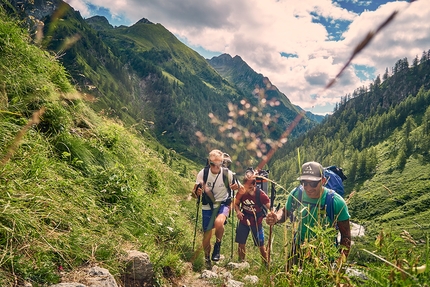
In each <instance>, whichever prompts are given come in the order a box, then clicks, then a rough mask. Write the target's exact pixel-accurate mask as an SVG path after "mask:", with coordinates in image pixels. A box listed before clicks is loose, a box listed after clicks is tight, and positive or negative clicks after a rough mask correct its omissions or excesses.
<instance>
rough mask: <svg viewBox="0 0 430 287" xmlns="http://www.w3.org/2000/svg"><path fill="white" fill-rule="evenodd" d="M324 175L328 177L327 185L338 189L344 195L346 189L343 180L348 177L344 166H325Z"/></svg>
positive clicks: (335, 189) (329, 187)
mask: <svg viewBox="0 0 430 287" xmlns="http://www.w3.org/2000/svg"><path fill="white" fill-rule="evenodd" d="M324 177H325V178H326V180H327V181H326V184H325V187H327V188H328V189H332V190H334V191H336V192H337V193H338V194H339V195H340V196H342V197H343V195H344V194H345V189H344V187H343V181H344V180H346V179H347V177H346V175H345V174H344V173H343V170H342V168H340V167H337V166H335V165H331V166H329V167H326V168H324Z"/></svg>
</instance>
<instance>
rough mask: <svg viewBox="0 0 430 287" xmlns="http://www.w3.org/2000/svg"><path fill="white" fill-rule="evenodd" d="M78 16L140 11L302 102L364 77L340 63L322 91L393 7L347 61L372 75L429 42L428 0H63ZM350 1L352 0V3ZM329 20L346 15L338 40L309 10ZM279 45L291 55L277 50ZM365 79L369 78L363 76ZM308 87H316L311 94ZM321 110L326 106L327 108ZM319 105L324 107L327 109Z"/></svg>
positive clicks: (134, 17)
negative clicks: (352, 6) (345, 4)
mask: <svg viewBox="0 0 430 287" xmlns="http://www.w3.org/2000/svg"><path fill="white" fill-rule="evenodd" d="M66 2H68V3H69V4H71V6H73V7H74V8H75V9H77V10H79V11H80V12H81V14H82V15H83V16H84V17H87V16H88V10H86V7H85V5H84V3H91V4H93V5H96V6H101V7H104V8H107V9H109V10H110V12H111V13H112V14H113V15H115V16H123V17H126V18H127V19H129V20H130V22H131V23H134V22H136V21H138V20H140V19H141V18H147V19H148V20H150V21H151V22H154V23H161V24H162V25H163V26H164V27H166V28H167V29H168V30H169V31H171V32H172V33H174V34H175V35H177V36H178V37H180V38H181V39H186V41H187V42H188V44H190V45H193V46H201V47H203V48H204V49H206V50H210V51H218V52H220V53H228V54H230V55H231V56H235V55H239V56H241V57H242V59H243V60H244V61H246V62H247V63H248V64H249V65H250V66H251V67H252V68H253V69H254V70H255V71H256V72H258V73H262V74H264V75H265V76H268V77H269V78H270V80H271V81H272V83H273V84H275V85H276V86H277V87H278V88H279V89H280V90H281V91H282V92H283V93H285V94H286V95H287V96H288V98H289V99H290V100H291V101H292V102H293V103H294V104H297V105H299V106H301V107H302V108H304V109H307V108H311V107H312V106H324V105H325V104H327V103H330V104H334V103H336V102H339V101H340V97H341V96H344V95H345V94H347V93H352V92H353V90H354V89H355V88H357V87H359V86H363V85H367V84H368V82H363V81H361V80H360V79H359V77H358V76H357V75H356V73H355V71H354V69H353V66H350V67H348V69H347V70H346V71H345V72H344V74H343V75H342V77H341V78H340V79H339V80H338V81H337V83H336V84H335V85H334V86H333V87H332V88H331V89H330V90H328V91H324V86H325V85H326V84H327V82H328V81H329V80H330V79H332V78H333V77H334V76H335V75H336V74H337V73H338V72H339V71H340V69H341V67H342V66H343V64H344V63H345V62H346V61H347V59H348V58H349V57H350V55H351V53H352V51H353V49H354V47H355V45H356V44H357V43H359V42H360V41H361V40H362V39H363V38H364V36H365V35H366V34H367V33H368V32H369V31H372V30H374V29H375V28H376V27H377V26H378V25H379V24H380V23H382V22H383V21H385V19H386V18H387V17H388V16H389V15H390V14H391V13H392V12H393V11H395V10H398V11H399V14H398V15H397V17H396V18H395V19H394V21H392V23H390V24H389V25H388V26H387V27H386V28H385V29H384V30H383V31H382V32H381V33H380V34H379V35H377V36H376V37H375V39H373V41H372V42H371V44H370V45H369V46H368V47H366V49H365V50H364V51H363V52H362V53H360V54H359V55H358V56H357V58H356V59H354V61H353V63H354V64H358V65H366V66H371V67H374V68H375V70H376V74H375V75H373V76H376V75H378V74H381V75H382V74H383V73H384V71H385V68H386V67H389V70H390V69H391V67H392V66H393V65H394V63H395V62H396V61H397V60H398V59H401V58H404V57H407V58H408V60H409V62H410V63H411V62H412V60H413V58H414V57H415V56H416V55H418V57H420V56H421V54H422V52H423V51H424V50H428V49H429V48H430V37H429V36H430V35H429V34H430V32H429V31H430V21H428V19H430V8H428V7H429V5H428V1H415V2H413V3H412V4H408V3H407V2H403V1H401V2H397V1H396V2H394V0H393V2H389V3H387V4H385V5H381V6H380V7H379V8H378V9H377V10H376V11H365V12H363V13H361V15H357V14H356V13H354V12H352V11H347V10H345V9H342V8H341V7H339V6H338V5H336V4H333V3H332V1H331V0H318V1H316V0H300V1H292V0H278V1H277V0H264V1H263V0H234V1H232V0H212V1H198V0H157V1H155V0H154V1H150V0H148V1H141V0H121V1H120V0H68V1H66ZM356 4H357V5H358V3H356ZM321 17H325V18H327V20H328V21H330V22H331V23H337V22H336V21H339V20H342V21H350V22H351V24H350V26H349V28H348V30H347V31H346V32H344V33H343V35H342V36H343V38H342V40H338V41H334V40H330V38H329V33H328V31H327V29H326V27H324V26H323V25H322V24H319V23H315V21H313V20H315V19H316V18H321ZM281 52H284V53H291V54H296V55H297V56H298V57H297V58H285V57H281ZM371 80H372V79H371ZM311 95H317V97H316V99H313V98H312V97H311ZM328 111H329V110H328ZM328 111H327V112H328Z"/></svg>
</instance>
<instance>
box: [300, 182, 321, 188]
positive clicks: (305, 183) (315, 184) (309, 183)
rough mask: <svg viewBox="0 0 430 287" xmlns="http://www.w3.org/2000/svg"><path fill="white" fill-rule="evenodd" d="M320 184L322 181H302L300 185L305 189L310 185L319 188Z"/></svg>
mask: <svg viewBox="0 0 430 287" xmlns="http://www.w3.org/2000/svg"><path fill="white" fill-rule="evenodd" d="M319 183H320V181H304V180H302V181H300V184H301V185H303V187H305V186H306V185H309V186H310V187H312V188H315V187H317V186H318V184H319Z"/></svg>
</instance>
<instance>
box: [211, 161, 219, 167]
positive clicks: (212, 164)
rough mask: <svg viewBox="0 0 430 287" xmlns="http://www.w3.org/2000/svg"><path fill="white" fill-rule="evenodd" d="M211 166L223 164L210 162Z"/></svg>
mask: <svg viewBox="0 0 430 287" xmlns="http://www.w3.org/2000/svg"><path fill="white" fill-rule="evenodd" d="M209 164H210V165H211V166H221V164H222V163H215V162H212V161H211V162H209Z"/></svg>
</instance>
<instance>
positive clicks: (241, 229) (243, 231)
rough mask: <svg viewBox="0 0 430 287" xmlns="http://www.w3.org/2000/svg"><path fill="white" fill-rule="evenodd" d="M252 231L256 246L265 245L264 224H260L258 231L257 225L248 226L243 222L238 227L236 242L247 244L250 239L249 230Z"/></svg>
mask: <svg viewBox="0 0 430 287" xmlns="http://www.w3.org/2000/svg"><path fill="white" fill-rule="evenodd" d="M250 230H251V231H252V232H251V234H252V240H253V241H254V245H255V246H264V230H263V226H262V225H261V224H260V225H258V233H257V229H256V226H248V225H245V224H242V223H239V225H238V226H237V228H236V243H239V244H245V243H246V240H247V239H248V235H249V231H250Z"/></svg>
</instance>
